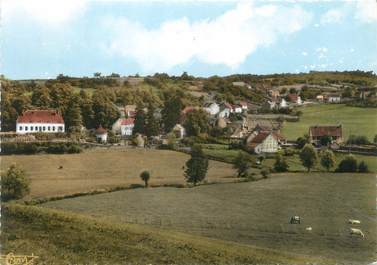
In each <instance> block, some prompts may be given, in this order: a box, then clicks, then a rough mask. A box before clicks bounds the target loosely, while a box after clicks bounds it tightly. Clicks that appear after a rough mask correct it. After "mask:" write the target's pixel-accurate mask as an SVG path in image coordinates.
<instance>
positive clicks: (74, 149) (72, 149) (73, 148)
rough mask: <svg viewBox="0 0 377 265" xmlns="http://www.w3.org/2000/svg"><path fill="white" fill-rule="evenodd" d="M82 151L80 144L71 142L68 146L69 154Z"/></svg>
mask: <svg viewBox="0 0 377 265" xmlns="http://www.w3.org/2000/svg"><path fill="white" fill-rule="evenodd" d="M81 152H82V148H81V146H80V145H78V144H70V145H68V148H67V153H69V154H78V153H81Z"/></svg>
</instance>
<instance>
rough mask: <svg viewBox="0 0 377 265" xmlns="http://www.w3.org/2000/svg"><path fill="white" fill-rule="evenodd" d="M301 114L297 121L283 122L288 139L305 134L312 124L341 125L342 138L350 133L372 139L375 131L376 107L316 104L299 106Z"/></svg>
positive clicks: (345, 137) (376, 128) (283, 130)
mask: <svg viewBox="0 0 377 265" xmlns="http://www.w3.org/2000/svg"><path fill="white" fill-rule="evenodd" d="M300 110H301V111H302V113H303V114H302V116H301V118H300V121H299V122H285V123H284V125H283V129H282V134H283V135H284V137H285V138H287V139H289V140H296V139H297V138H298V137H300V136H303V135H304V134H307V133H308V131H309V127H310V126H312V125H330V124H342V125H343V138H344V139H345V140H347V139H348V136H350V135H351V134H355V135H365V136H367V137H368V139H369V140H370V141H373V138H374V136H375V135H376V133H377V121H376V116H377V109H376V108H357V107H348V106H346V105H341V104H318V105H311V106H305V107H302V108H300Z"/></svg>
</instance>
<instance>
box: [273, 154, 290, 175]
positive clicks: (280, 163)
mask: <svg viewBox="0 0 377 265" xmlns="http://www.w3.org/2000/svg"><path fill="white" fill-rule="evenodd" d="M288 168H289V165H288V163H287V161H286V160H285V159H284V157H283V156H282V155H281V154H278V155H277V156H276V160H275V163H274V169H275V171H276V172H286V171H288Z"/></svg>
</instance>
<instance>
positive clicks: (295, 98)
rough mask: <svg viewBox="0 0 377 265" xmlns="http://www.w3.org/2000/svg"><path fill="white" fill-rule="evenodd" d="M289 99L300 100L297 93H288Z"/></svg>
mask: <svg viewBox="0 0 377 265" xmlns="http://www.w3.org/2000/svg"><path fill="white" fill-rule="evenodd" d="M288 100H289V101H290V102H297V100H298V95H297V94H288Z"/></svg>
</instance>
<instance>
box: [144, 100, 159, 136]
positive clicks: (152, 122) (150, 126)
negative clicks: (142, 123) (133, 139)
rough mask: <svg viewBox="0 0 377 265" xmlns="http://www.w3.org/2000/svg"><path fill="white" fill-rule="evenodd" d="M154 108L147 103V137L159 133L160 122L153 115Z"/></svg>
mask: <svg viewBox="0 0 377 265" xmlns="http://www.w3.org/2000/svg"><path fill="white" fill-rule="evenodd" d="M155 111H156V110H155V108H154V106H153V105H152V104H149V107H148V112H147V117H146V134H147V136H148V137H151V136H157V135H159V133H160V124H159V122H158V121H157V119H156V117H155Z"/></svg>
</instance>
